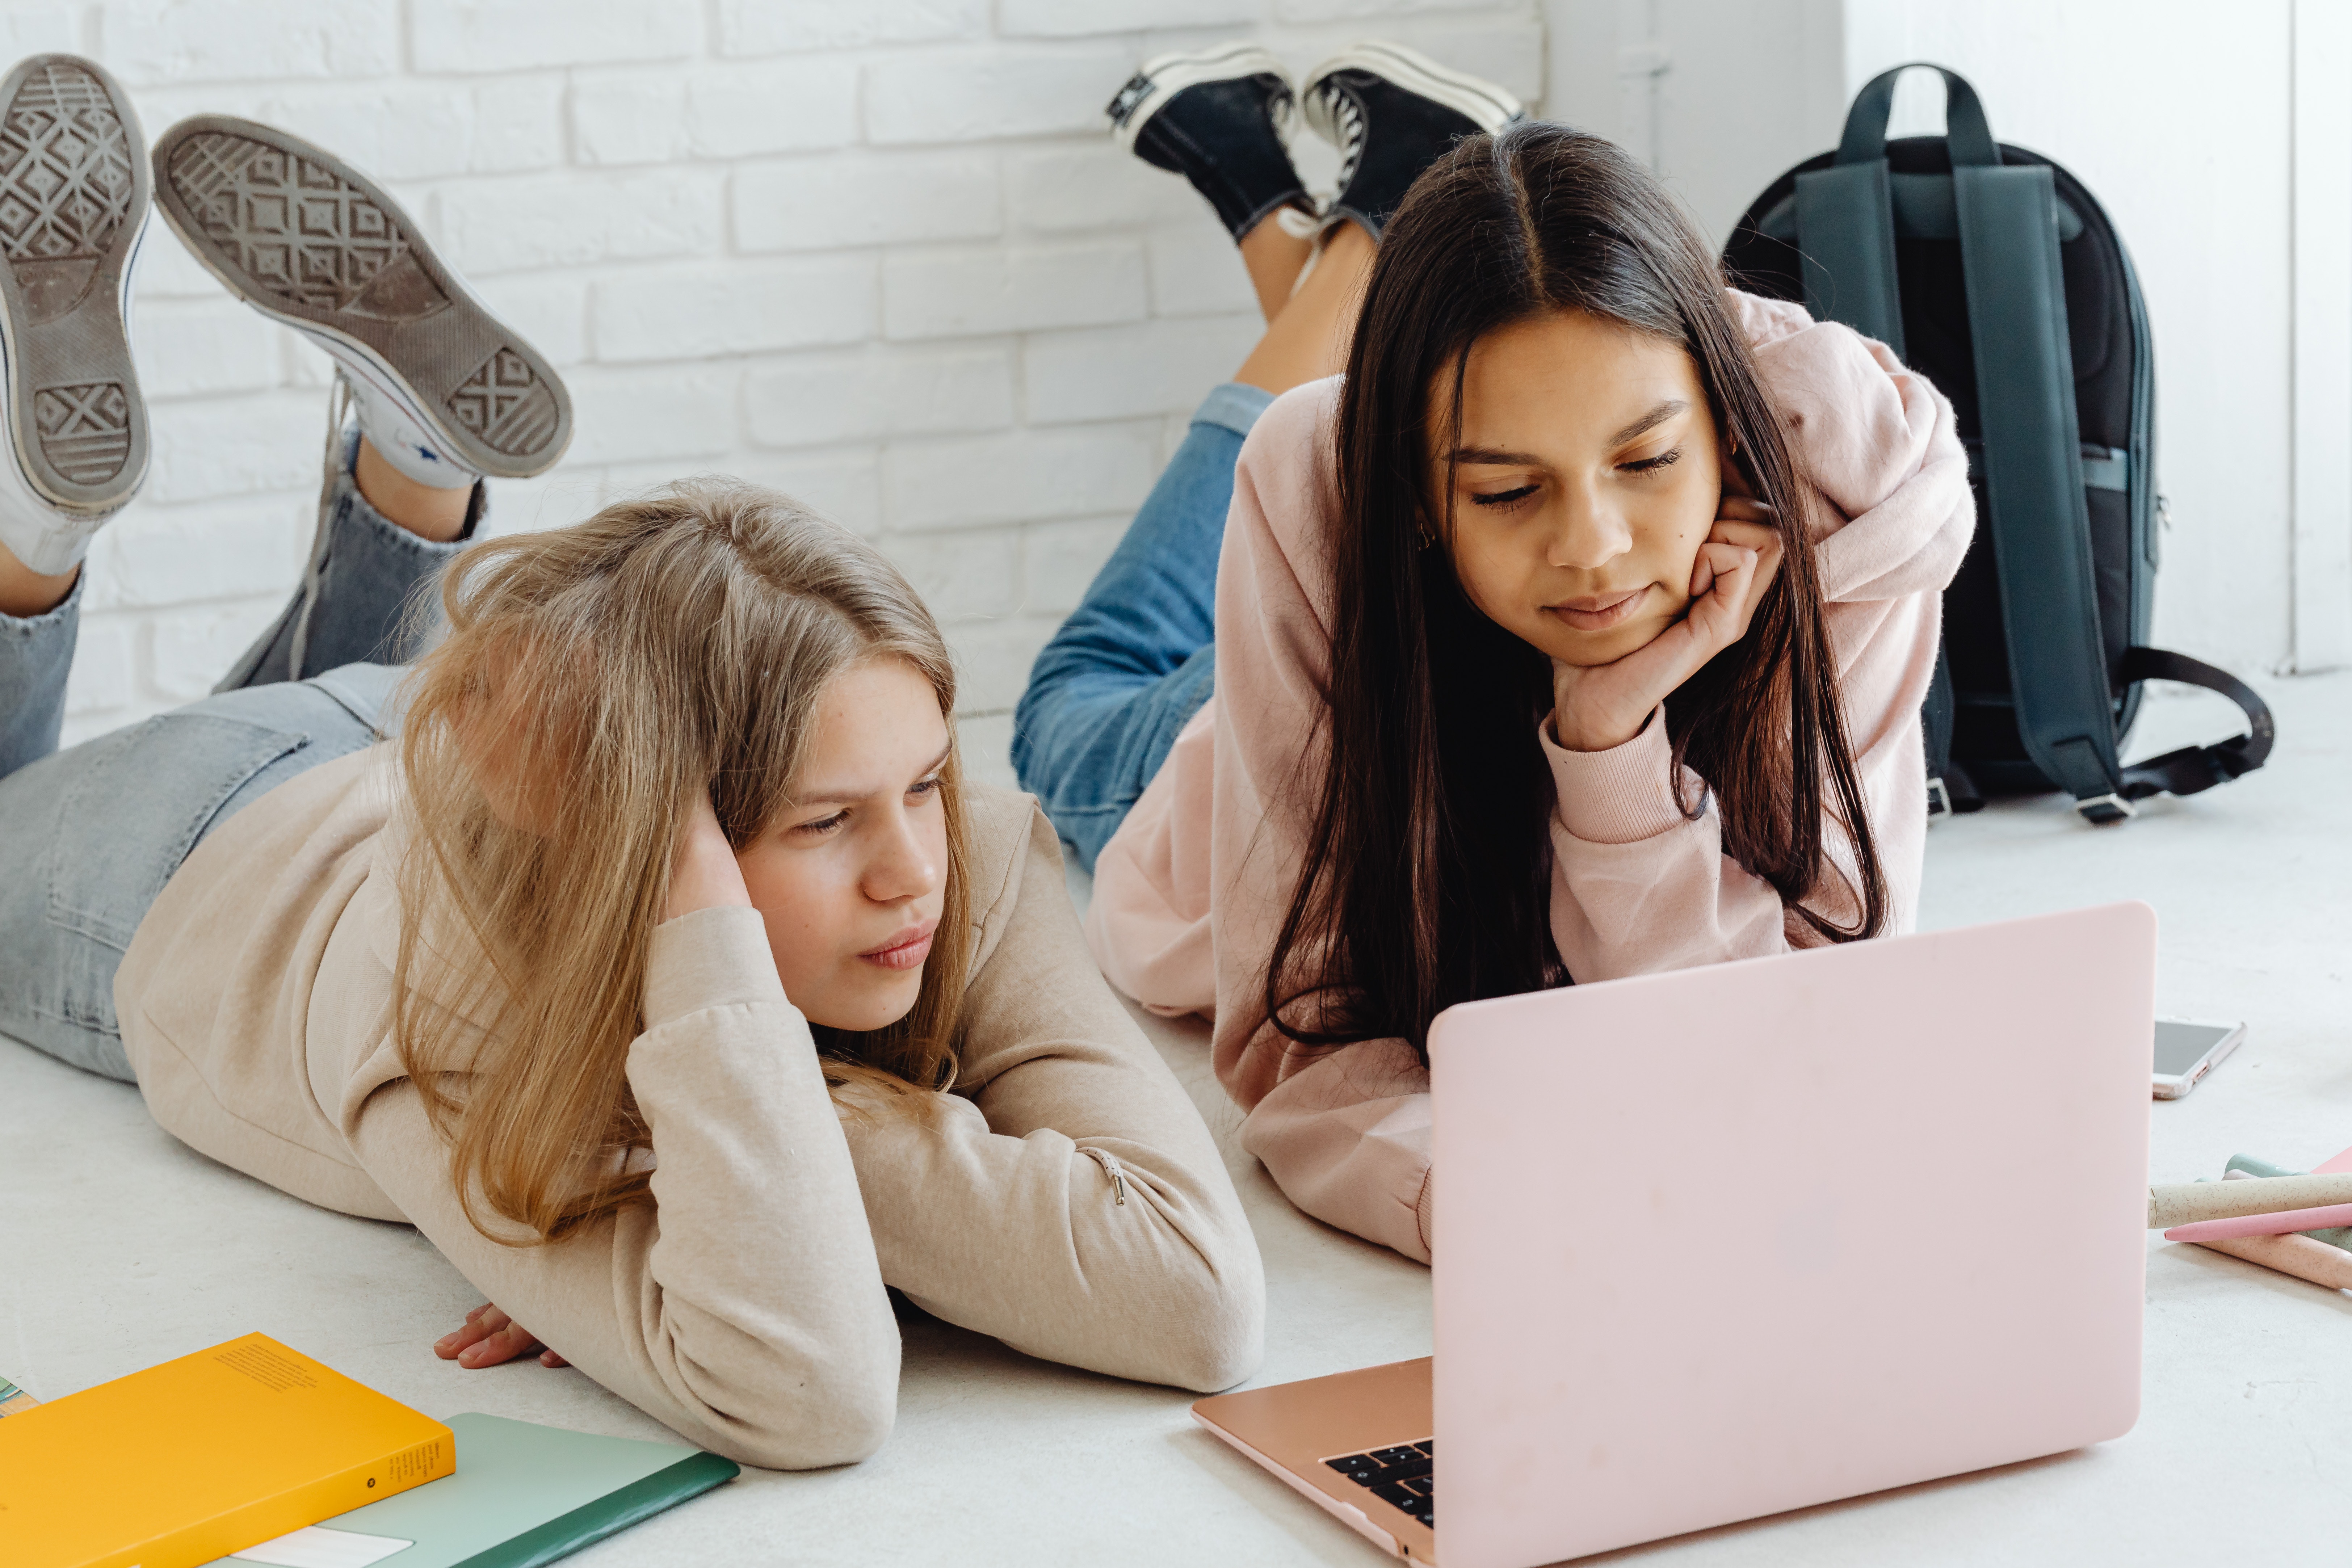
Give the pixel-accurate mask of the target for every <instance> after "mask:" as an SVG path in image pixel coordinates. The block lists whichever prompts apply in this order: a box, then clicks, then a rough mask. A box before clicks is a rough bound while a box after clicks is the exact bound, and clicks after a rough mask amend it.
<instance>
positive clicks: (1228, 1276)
mask: <svg viewBox="0 0 2352 1568" xmlns="http://www.w3.org/2000/svg"><path fill="white" fill-rule="evenodd" d="M1021 805H1022V812H1021V823H1020V831H1019V835H1018V842H1017V845H1016V846H1015V847H1014V848H1013V853H1012V854H1011V855H1010V856H1008V857H1005V863H1006V870H1005V873H1004V879H1003V883H1002V885H1001V886H1000V887H998V888H996V889H989V890H988V893H989V894H990V895H991V896H986V897H982V896H979V893H980V890H978V889H976V890H975V893H976V896H975V900H974V904H975V908H976V909H982V910H988V911H989V912H988V913H987V914H986V915H985V916H984V918H983V919H982V925H983V928H984V929H985V930H986V931H988V932H989V935H988V936H987V937H986V938H985V939H984V942H983V946H982V951H981V952H980V954H979V955H978V963H977V965H976V968H975V970H974V973H973V974H972V977H971V984H970V986H969V988H968V989H967V991H966V992H965V996H964V1031H965V1032H964V1040H963V1047H962V1050H961V1061H960V1070H959V1074H958V1080H957V1088H956V1092H954V1093H951V1094H943V1095H940V1096H937V1097H935V1100H934V1114H933V1115H932V1117H931V1118H930V1119H929V1121H928V1122H926V1121H920V1120H918V1119H916V1118H914V1117H910V1116H908V1115H906V1114H905V1113H904V1112H897V1113H892V1112H889V1111H887V1110H885V1111H882V1112H880V1113H877V1114H874V1115H871V1116H868V1117H863V1118H854V1119H853V1120H852V1121H851V1122H850V1124H849V1129H848V1131H849V1142H850V1150H851V1152H852V1154H853V1156H854V1157H855V1159H856V1165H857V1173H858V1179H859V1183H860V1185H861V1188H862V1190H863V1192H864V1194H865V1201H866V1213H867V1215H868V1216H869V1218H870V1220H871V1224H872V1228H873V1234H874V1238H875V1245H876V1247H877V1249H878V1251H879V1254H880V1257H881V1263H882V1274H883V1278H884V1279H887V1281H888V1282H889V1283H890V1284H891V1285H893V1286H896V1287H897V1288H898V1289H901V1290H903V1291H904V1292H905V1293H906V1295H907V1297H908V1300H911V1301H913V1302H914V1303H915V1304H916V1305H918V1306H919V1307H921V1308H922V1309H923V1310H926V1311H928V1312H930V1313H931V1314H933V1315H934V1316H936V1317H940V1318H944V1319H946V1320H947V1321H950V1322H953V1323H958V1324H961V1325H962V1326H963V1327H965V1328H968V1329H973V1330H976V1331H980V1332H982V1333H985V1334H992V1335H993V1336H995V1337H996V1338H998V1339H1001V1340H1003V1342H1005V1343H1006V1344H1009V1345H1011V1346H1012V1347H1013V1349H1015V1350H1018V1351H1021V1352H1024V1353H1026V1354H1029V1355H1034V1356H1038V1357H1042V1358H1044V1359H1046V1360H1049V1361H1057V1362H1063V1363H1068V1364H1070V1365H1074V1366H1082V1367H1087V1368H1088V1369H1090V1370H1093V1371H1096V1372H1102V1373H1110V1374H1112V1375H1113V1376H1117V1377H1129V1378H1136V1379H1139V1380H1142V1381H1145V1382H1150V1383H1162V1384H1174V1385H1176V1386H1178V1387H1181V1388H1190V1389H1197V1390H1201V1391H1203V1392H1206V1391H1211V1390H1214V1389H1220V1388H1225V1387H1228V1386H1230V1385H1232V1384H1235V1383H1238V1382H1240V1381H1241V1380H1242V1379H1243V1378H1244V1377H1246V1376H1248V1375H1249V1374H1250V1373H1251V1372H1252V1371H1253V1370H1255V1367H1256V1366H1257V1363H1258V1360H1259V1357H1260V1355H1261V1353H1262V1352H1263V1348H1264V1340H1265V1273H1264V1269H1263V1267H1262V1265H1261V1264H1260V1261H1259V1258H1258V1251H1257V1242H1256V1239H1255V1237H1254V1236H1253V1235H1252V1233H1251V1231H1250V1227H1249V1221H1248V1219H1247V1217H1246V1216H1245V1215H1244V1214H1243V1212H1242V1206H1241V1200H1240V1197H1239V1196H1238V1195H1237V1194H1235V1192H1234V1185H1233V1181H1232V1178H1231V1177H1230V1176H1229V1175H1228V1174H1227V1173H1226V1171H1225V1166H1224V1161H1223V1157H1222V1156H1221V1155H1220V1153H1219V1152H1218V1149H1217V1146H1216V1144H1215V1142H1214V1141H1213V1139H1211V1137H1210V1136H1209V1130H1208V1128H1207V1126H1206V1125H1205V1124H1204V1123H1203V1122H1202V1120H1201V1114H1200V1112H1199V1110H1196V1109H1195V1108H1194V1107H1193V1104H1192V1099H1191V1097H1190V1096H1188V1095H1187V1094H1186V1093H1185V1092H1184V1089H1182V1087H1181V1085H1179V1084H1178V1083H1177V1081H1176V1079H1175V1076H1174V1075H1173V1074H1172V1073H1171V1072H1170V1071H1169V1069H1168V1067H1167V1065H1166V1064H1165V1063H1164V1062H1163V1061H1161V1059H1160V1054H1159V1052H1158V1051H1157V1050H1155V1049H1154V1048H1153V1047H1152V1046H1151V1044H1150V1041H1149V1040H1147V1039H1145V1038H1144V1037H1143V1034H1142V1031H1141V1030H1139V1028H1138V1027H1137V1026H1136V1025H1135V1021H1134V1020H1133V1019H1132V1018H1131V1017H1129V1016H1128V1013H1127V1010H1126V1009H1125V1008H1124V1007H1123V1006H1122V1005H1120V1004H1119V1003H1118V1000H1117V999H1116V998H1115V997H1114V996H1112V994H1111V993H1110V989H1109V987H1108V985H1107V984H1105V983H1104V982H1103V980H1102V978H1101V976H1100V975H1099V974H1098V973H1097V971H1096V969H1095V965H1094V963H1093V961H1092V960H1091V959H1090V958H1089V957H1088V955H1087V948H1086V942H1085V939H1084V938H1083V936H1082V935H1081V934H1080V931H1079V928H1078V920H1077V914H1076V910H1075V909H1073V908H1072V906H1071V903H1070V898H1069V892H1068V889H1067V887H1066V883H1065V882H1064V880H1063V874H1062V861H1061V850H1060V847H1059V846H1058V844H1057V843H1056V842H1055V837H1054V831H1053V828H1052V827H1051V826H1049V825H1048V824H1047V822H1046V821H1045V816H1043V815H1042V814H1041V813H1039V812H1038V811H1037V810H1036V809H1035V807H1034V805H1031V804H1029V803H1028V802H1027V800H1026V798H1025V797H1023V799H1022V801H1021ZM972 858H973V860H974V861H975V862H978V861H981V860H982V859H983V857H981V856H978V855H975V856H973V857H972Z"/></svg>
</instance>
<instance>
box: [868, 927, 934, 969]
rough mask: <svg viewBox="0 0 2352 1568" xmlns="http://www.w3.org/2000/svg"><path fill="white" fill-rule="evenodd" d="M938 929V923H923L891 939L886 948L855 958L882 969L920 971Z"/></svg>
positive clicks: (876, 949) (875, 949)
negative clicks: (932, 936)
mask: <svg viewBox="0 0 2352 1568" xmlns="http://www.w3.org/2000/svg"><path fill="white" fill-rule="evenodd" d="M939 929H940V922H939V921H935V920H930V921H924V922H923V923H922V924H921V925H919V926H917V927H916V928H915V929H914V930H913V931H908V932H907V933H906V934H905V935H904V936H900V937H895V938H893V939H892V940H891V942H889V944H888V945H887V946H885V947H877V948H874V949H872V950H870V951H869V952H861V953H859V954H858V955H857V956H858V957H860V958H862V959H864V960H865V961H866V963H873V964H879V965H880V966H881V967H882V968H884V969H920V968H921V967H922V966H923V960H925V959H927V958H929V957H930V955H931V935H932V933H933V932H934V931H938V930H939Z"/></svg>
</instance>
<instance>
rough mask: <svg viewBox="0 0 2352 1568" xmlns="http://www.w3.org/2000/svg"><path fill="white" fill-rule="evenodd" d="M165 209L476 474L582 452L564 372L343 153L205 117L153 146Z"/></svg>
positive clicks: (236, 277) (222, 264)
mask: <svg viewBox="0 0 2352 1568" xmlns="http://www.w3.org/2000/svg"><path fill="white" fill-rule="evenodd" d="M155 205H156V206H157V207H158V208H159V209H161V211H162V212H163V220H164V221H165V222H166V223H168V224H170V225H171V226H172V231H173V233H174V234H177V235H178V236H179V237H180V240H181V242H182V243H183V244H184V245H185V246H186V247H188V250H189V253H190V254H192V255H193V256H194V257H195V258H196V259H197V260H198V261H199V262H201V263H202V264H203V265H204V267H205V270H207V271H209V272H210V273H211V274H212V275H213V276H214V277H215V278H217V279H220V280H221V282H222V284H223V285H225V286H226V288H227V289H228V290H229V292H231V293H232V294H235V295H236V297H237V298H238V299H240V300H244V301H245V302H246V303H247V304H248V305H251V306H252V307H253V308H254V309H255V310H259V311H260V312H261V313H262V314H263V315H265V316H268V317H270V318H272V319H273V320H276V321H283V322H285V323H286V324H287V325H288V326H290V327H293V328H295V329H296V330H297V331H302V332H305V333H307V334H309V335H310V336H311V337H313V338H316V339H319V340H321V341H322V342H325V343H327V344H329V345H332V346H335V347H339V348H340V349H341V350H342V351H343V354H342V357H345V358H347V359H349V360H352V361H356V362H357V364H356V366H355V367H350V368H355V369H356V373H357V374H362V375H364V376H366V378H367V379H368V380H369V381H370V382H371V383H372V384H374V385H375V386H376V388H377V390H379V391H381V392H383V394H384V395H386V396H388V397H390V398H392V399H393V400H394V402H395V403H397V404H398V405H400V406H401V408H402V409H403V411H404V412H405V413H406V414H407V415H408V416H409V417H410V418H412V419H414V420H415V422H416V423H417V425H418V426H421V427H422V428H424V429H425V430H426V431H429V432H431V433H432V434H433V435H434V436H435V437H437V438H438V439H439V440H440V441H441V442H442V444H443V445H444V446H445V447H446V449H447V451H448V453H449V455H450V456H451V457H453V458H456V459H457V461H458V462H459V463H460V464H462V465H463V466H464V467H466V468H471V469H473V470H474V471H475V472H476V473H480V474H489V475H493V476H496V477H498V478H500V479H528V478H530V476H531V475H533V474H540V473H544V472H546V471H547V470H548V469H549V468H552V467H554V465H555V462H556V459H557V458H561V457H562V455H563V449H564V448H565V447H568V446H570V445H571V443H572V398H571V395H570V394H569V393H567V392H566V391H565V390H564V386H563V380H562V377H561V376H559V375H557V374H555V367H554V366H552V365H551V364H549V363H547V361H545V360H544V359H542V358H541V357H540V355H539V353H538V352H537V351H536V350H534V349H532V348H531V346H530V344H529V343H527V342H524V341H523V339H522V336H521V334H520V333H519V332H517V331H514V330H513V329H512V328H510V327H509V326H507V325H506V324H505V323H504V322H502V321H499V319H498V318H497V317H496V316H494V315H492V314H491V313H490V310H489V308H488V306H486V305H484V304H483V303H482V302H481V301H480V300H478V299H476V298H475V297H474V294H473V291H472V290H471V289H467V287H466V285H465V282H464V280H463V279H460V278H458V277H457V275H456V274H455V273H453V272H451V271H450V270H449V269H448V268H446V267H444V266H442V264H441V261H440V258H437V257H436V256H435V255H434V254H433V249H432V247H430V246H428V245H426V244H425V240H424V237H422V236H421V235H419V234H418V233H417V231H416V226H415V223H414V222H413V221H412V220H411V219H410V218H409V216H408V215H407V213H405V212H404V211H403V210H402V208H401V206H400V204H399V203H398V202H396V201H394V200H393V198H392V197H391V196H390V195H386V194H385V192H384V191H383V187H381V186H379V185H378V184H376V183H375V182H374V181H373V180H371V179H369V178H368V177H367V176H366V175H365V174H361V173H360V172H359V171H358V170H357V169H354V168H352V166H351V165H350V164H348V163H344V162H343V161H342V160H341V159H340V158H337V157H335V156H334V155H333V154H332V153H327V152H325V151H323V150H322V149H320V148H318V147H315V146H313V145H312V144H310V142H305V141H303V140H302V139H301V138H299V137H297V136H289V135H288V134H287V133H286V132H282V131H277V130H273V129H271V128H270V127H268V126H267V125H257V124H255V123H254V122H253V121H249V120H236V119H232V118H230V117H228V116H226V115H217V114H202V115H197V116H196V117H194V119H190V120H183V121H180V123H178V124H177V125H174V126H173V127H172V128H171V129H170V130H169V131H166V132H163V138H162V139H161V140H160V141H158V142H156V143H155Z"/></svg>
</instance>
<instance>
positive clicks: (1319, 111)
mask: <svg viewBox="0 0 2352 1568" xmlns="http://www.w3.org/2000/svg"><path fill="white" fill-rule="evenodd" d="M1347 70H1360V71H1366V72H1369V73H1370V74H1371V75H1373V76H1377V77H1381V78H1382V79H1386V80H1388V81H1390V82H1392V83H1394V84H1395V85H1396V86H1398V87H1401V88H1402V89H1405V90H1406V91H1407V92H1412V93H1418V94H1419V95H1420V96H1422V97H1423V98H1425V99H1428V100H1430V101H1432V102H1433V103H1442V104H1444V106H1445V107H1446V108H1448V109H1451V110H1454V112H1455V113H1457V114H1459V115H1461V116H1462V117H1463V118H1465V119H1466V120H1468V121H1470V122H1471V123H1472V124H1474V125H1475V126H1477V127H1478V129H1479V130H1481V131H1484V132H1488V133H1489V134H1492V133H1493V132H1497V131H1500V130H1501V129H1502V128H1503V127H1504V126H1506V125H1508V124H1509V123H1511V121H1515V120H1522V119H1525V118H1526V117H1527V112H1528V110H1527V105H1525V104H1523V103H1521V102H1520V101H1519V100H1517V98H1515V97H1513V96H1512V95H1511V93H1510V92H1509V91H1508V90H1507V89H1503V88H1500V87H1497V86H1496V85H1495V83H1493V82H1491V81H1488V80H1486V79H1485V78H1484V77H1475V76H1472V75H1470V74H1469V73H1468V72H1466V71H1457V70H1449V69H1447V68H1445V67H1444V66H1442V65H1439V64H1438V63H1437V62H1436V61H1435V60H1433V59H1431V58H1429V57H1428V56H1427V55H1424V54H1423V53H1422V52H1421V51H1420V50H1419V49H1409V48H1406V47H1404V46H1403V45H1402V44H1358V45H1357V46H1356V47H1354V48H1352V49H1348V50H1345V51H1343V52H1342V53H1340V54H1338V55H1334V56H1333V57H1332V58H1329V59H1328V60H1325V61H1324V62H1323V63H1322V64H1321V65H1319V66H1317V67H1316V68H1315V73H1314V74H1313V75H1312V76H1310V77H1308V78H1307V80H1306V81H1305V82H1304V83H1303V84H1301V85H1300V87H1299V89H1298V101H1299V107H1300V111H1301V112H1302V113H1303V114H1304V115H1305V116H1306V119H1307V129H1308V130H1310V131H1312V132H1315V134H1316V135H1318V136H1320V137H1322V138H1323V139H1324V140H1325V141H1327V142H1332V143H1334V144H1337V143H1338V142H1339V129H1338V127H1337V126H1336V125H1335V124H1334V122H1333V121H1332V118H1331V102H1330V97H1329V95H1328V94H1327V93H1325V92H1323V91H1321V90H1320V89H1321V88H1322V86H1323V82H1324V79H1325V78H1327V77H1330V76H1333V75H1336V74H1338V73H1339V72H1340V71H1347Z"/></svg>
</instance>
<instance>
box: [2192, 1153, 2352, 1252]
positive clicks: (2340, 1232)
mask: <svg viewBox="0 0 2352 1568" xmlns="http://www.w3.org/2000/svg"><path fill="white" fill-rule="evenodd" d="M2347 1153H2352V1150H2347ZM2304 1174H2305V1172H2302V1171H2290V1170H2288V1169H2287V1168H2286V1167H2285V1166H2284V1165H2273V1164H2272V1163H2270V1162H2269V1161H2268V1160H2257V1159H2256V1158H2254V1157H2253V1156H2252V1154H2232V1155H2231V1156H2230V1163H2229V1166H2228V1168H2226V1169H2225V1170H2223V1171H2222V1173H2221V1179H2222V1180H2223V1181H2225V1182H2242V1181H2244V1180H2246V1179H2247V1178H2248V1177H2249V1176H2300V1175H2304ZM2295 1235H2297V1236H2307V1237H2311V1239H2312V1240H2314V1241H2324V1242H2326V1244H2327V1245H2328V1246H2330V1247H2342V1248H2343V1249H2344V1250H2345V1251H2347V1252H2352V1225H2338V1226H2329V1227H2327V1228H2326V1229H2325V1230H2299V1231H2296V1232H2295Z"/></svg>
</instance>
